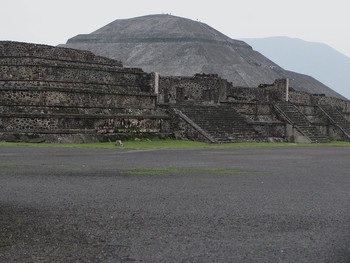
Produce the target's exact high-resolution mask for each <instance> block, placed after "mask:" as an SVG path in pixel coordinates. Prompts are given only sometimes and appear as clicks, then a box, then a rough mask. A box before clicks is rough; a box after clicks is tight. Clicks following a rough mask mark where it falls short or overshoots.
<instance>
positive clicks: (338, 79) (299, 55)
mask: <svg viewBox="0 0 350 263" xmlns="http://www.w3.org/2000/svg"><path fill="white" fill-rule="evenodd" d="M242 40H243V41H245V42H246V43H248V44H249V45H251V46H252V47H253V49H255V50H257V51H258V52H260V53H262V54H263V55H264V56H266V57H268V58H270V59H271V60H272V61H274V62H275V63H277V64H278V65H280V66H281V67H283V68H284V69H286V70H292V71H296V72H300V73H304V74H307V75H310V76H312V77H314V78H316V79H317V80H319V81H321V82H322V83H324V84H326V85H327V86H329V87H330V88H332V89H333V90H335V91H336V92H338V93H340V94H342V95H343V96H345V97H347V98H348V99H349V98H350V83H349V79H348V78H349V76H350V58H349V57H348V56H346V55H344V54H342V53H340V52H338V51H336V50H335V49H333V48H332V47H330V46H327V45H326V44H322V43H314V42H307V41H304V40H301V39H297V38H289V37H270V38H257V39H242Z"/></svg>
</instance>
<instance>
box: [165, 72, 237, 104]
mask: <svg viewBox="0 0 350 263" xmlns="http://www.w3.org/2000/svg"><path fill="white" fill-rule="evenodd" d="M229 85H231V84H230V83H229V82H227V81H226V80H224V79H221V78H220V77H218V76H217V75H206V74H196V75H195V76H193V77H162V76H161V77H160V79H159V103H165V104H176V103H177V104H181V103H194V102H195V103H198V104H216V103H219V102H220V101H225V100H226V90H227V87H228V86H229Z"/></svg>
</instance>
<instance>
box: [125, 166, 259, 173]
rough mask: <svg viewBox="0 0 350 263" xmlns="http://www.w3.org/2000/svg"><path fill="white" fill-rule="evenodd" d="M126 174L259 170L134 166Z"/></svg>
mask: <svg viewBox="0 0 350 263" xmlns="http://www.w3.org/2000/svg"><path fill="white" fill-rule="evenodd" d="M123 173H124V174H128V175H177V174H184V175H186V174H212V175H235V174H256V173H262V172H259V171H247V170H233V169H224V168H208V167H189V168H175V167H162V168H144V167H139V168H134V169H130V170H124V171H123Z"/></svg>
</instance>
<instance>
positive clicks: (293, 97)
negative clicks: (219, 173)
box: [0, 42, 350, 143]
mask: <svg viewBox="0 0 350 263" xmlns="http://www.w3.org/2000/svg"><path fill="white" fill-rule="evenodd" d="M0 94H1V97H0V109H1V110H0V140H2V141H35V142H44V141H45V142H89V141H115V140H118V139H125V138H135V137H138V138H140V137H147V138H152V137H153V138H155V137H157V138H165V137H175V138H187V139H192V140H200V141H207V142H219V143H224V142H241V141H289V142H312V143H317V142H328V141H330V140H349V139H350V123H349V121H350V101H348V100H346V99H342V98H338V97H331V96H325V95H322V94H310V93H307V92H304V91H296V90H294V89H293V86H291V85H289V81H288V79H278V80H276V81H275V82H274V83H267V84H266V83H262V84H261V85H259V86H258V87H255V88H247V87H237V86H234V85H233V84H232V83H231V82H228V81H227V80H225V79H222V78H220V77H219V76H218V75H214V74H196V75H194V76H185V77H181V76H160V75H159V74H157V73H146V72H144V71H143V70H141V69H137V68H125V67H123V65H122V63H121V62H119V61H116V60H112V59H108V58H105V57H100V56H95V55H93V54H92V53H90V52H88V51H78V50H74V49H69V48H60V47H51V46H45V45H35V44H27V43H18V42H0Z"/></svg>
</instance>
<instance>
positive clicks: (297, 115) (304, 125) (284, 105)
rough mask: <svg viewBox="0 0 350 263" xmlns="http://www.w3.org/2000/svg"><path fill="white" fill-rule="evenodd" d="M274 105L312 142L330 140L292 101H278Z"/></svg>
mask: <svg viewBox="0 0 350 263" xmlns="http://www.w3.org/2000/svg"><path fill="white" fill-rule="evenodd" d="M273 106H274V108H275V109H276V111H277V112H278V113H279V114H280V115H281V116H282V117H283V118H284V119H285V120H286V121H287V122H288V123H289V124H292V125H293V126H294V127H295V128H296V129H297V130H298V131H299V132H300V133H301V134H303V135H304V136H305V137H307V138H309V140H310V141H311V142H312V143H323V142H329V138H328V137H327V136H325V135H323V134H322V133H321V132H320V131H319V130H318V129H317V127H315V125H313V124H312V123H311V122H310V121H309V120H308V119H307V118H306V116H305V115H304V114H302V113H301V112H300V111H299V110H298V109H297V107H295V106H294V105H293V104H292V103H290V102H276V103H275V104H274V105H273Z"/></svg>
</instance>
